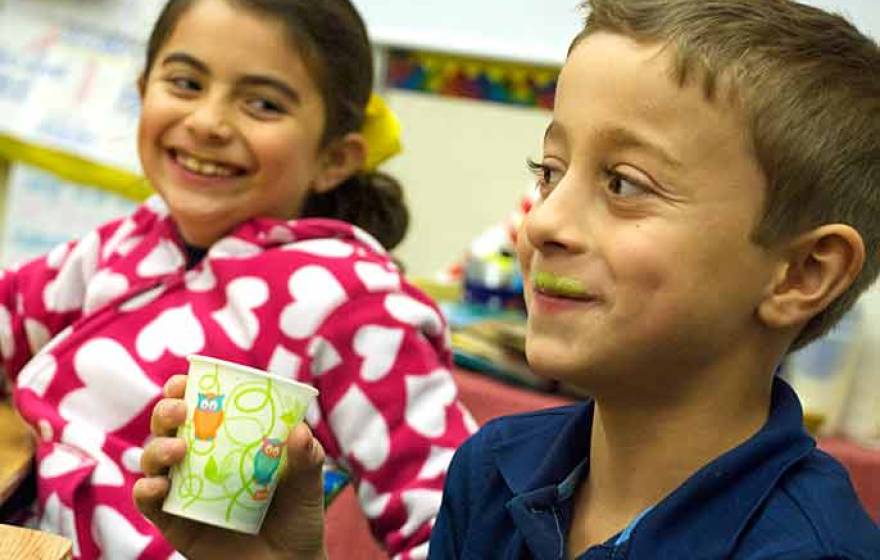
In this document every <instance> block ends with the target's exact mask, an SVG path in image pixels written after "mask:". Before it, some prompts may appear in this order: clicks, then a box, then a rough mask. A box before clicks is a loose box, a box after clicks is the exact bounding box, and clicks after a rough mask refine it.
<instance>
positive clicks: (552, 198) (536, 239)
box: [523, 180, 590, 253]
mask: <svg viewBox="0 0 880 560" xmlns="http://www.w3.org/2000/svg"><path fill="white" fill-rule="evenodd" d="M563 181H564V180H563ZM563 189H564V185H563V183H562V182H561V183H560V184H559V185H557V186H556V188H555V189H554V190H553V191H552V192H551V193H550V195H549V196H548V197H547V198H546V199H544V200H543V201H540V202H537V203H536V204H535V205H534V206H533V207H532V209H531V210H530V211H529V213H528V214H527V215H526V217H525V223H524V227H523V231H524V233H525V235H526V237H527V239H528V241H529V243H530V244H531V245H532V246H533V247H534V248H535V249H537V250H538V251H541V252H543V253H548V252H571V253H577V252H580V251H583V250H584V249H585V247H586V244H587V243H586V242H587V239H586V235H587V231H586V229H587V221H588V220H589V219H590V217H589V216H588V215H587V214H588V213H587V212H586V211H585V209H584V206H583V204H582V203H581V202H582V201H580V200H577V199H576V198H577V197H570V196H568V195H569V194H572V193H570V192H568V191H566V190H563ZM581 194H582V193H581Z"/></svg>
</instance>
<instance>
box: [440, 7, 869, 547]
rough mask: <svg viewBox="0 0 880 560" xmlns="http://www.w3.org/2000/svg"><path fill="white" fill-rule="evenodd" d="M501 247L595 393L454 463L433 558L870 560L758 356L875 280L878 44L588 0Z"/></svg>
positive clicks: (863, 530)
mask: <svg viewBox="0 0 880 560" xmlns="http://www.w3.org/2000/svg"><path fill="white" fill-rule="evenodd" d="M587 7H588V8H589V9H590V15H589V16H588V18H587V23H586V27H585V30H584V31H583V33H582V34H581V35H580V36H578V37H577V38H576V39H575V41H574V43H573V45H572V47H571V50H570V52H569V56H568V60H567V61H566V63H565V65H564V67H563V69H562V73H561V75H560V78H559V83H558V90H557V97H556V104H555V108H554V112H553V121H552V123H551V124H550V126H549V128H548V129H547V132H546V134H545V141H544V155H543V159H542V161H541V162H539V163H534V164H532V167H534V168H535V170H536V172H537V174H538V188H539V190H540V194H541V200H540V201H539V202H537V203H536V204H535V207H534V208H533V209H532V210H531V212H530V213H529V215H528V216H527V217H526V219H525V222H524V224H523V227H522V229H521V232H520V235H519V236H518V245H519V246H518V250H519V256H520V260H521V263H522V266H523V272H524V274H525V276H526V278H527V279H528V282H527V288H526V298H527V302H528V309H529V321H528V333H527V355H528V359H529V362H530V364H531V365H532V367H533V368H534V369H535V371H537V372H539V373H542V374H543V375H546V376H548V377H553V378H556V379H561V380H565V381H566V382H568V383H571V384H574V385H576V386H578V387H579V388H581V389H583V390H584V391H586V392H587V393H589V394H590V395H592V396H593V401H591V402H586V403H581V404H577V405H574V406H570V407H565V408H561V409H554V410H546V411H539V412H534V413H530V414H524V415H519V416H513V417H508V418H503V419H499V420H497V421H494V422H492V423H490V424H488V425H487V426H486V427H484V428H483V429H482V430H481V431H480V432H479V433H478V434H477V435H475V436H473V437H472V438H471V439H470V440H468V442H467V443H465V445H464V446H463V447H461V448H460V449H459V451H458V452H457V453H456V455H455V458H454V459H453V462H452V466H451V470H450V472H449V475H448V478H447V482H446V488H445V492H444V499H443V505H442V507H441V513H440V516H439V517H438V519H437V522H436V525H435V527H434V531H433V535H432V540H431V547H430V557H432V558H479V559H484V558H548V559H549V558H554V559H555V558H563V557H565V558H580V559H593V558H639V559H640V558H650V559H657V558H664V559H666V558H668V559H676V560H678V559H685V558H701V559H716V558H738V559H739V558H776V559H779V558H782V559H785V558H790V559H798V560H806V559H812V558H864V559H868V558H873V559H877V558H880V530H878V528H877V527H876V526H875V525H874V523H873V522H872V521H871V520H870V518H869V517H868V516H867V515H866V513H865V512H864V511H863V510H862V508H861V506H860V505H859V503H858V500H857V498H856V496H855V494H854V492H853V490H852V487H851V485H850V482H849V479H848V477H847V475H846V473H845V471H844V470H843V468H842V467H841V466H840V465H839V464H838V463H837V462H835V461H834V460H833V459H831V458H830V457H829V456H827V455H825V454H824V453H822V452H820V451H818V450H816V449H815V443H814V441H813V440H812V439H811V438H810V437H809V436H808V435H807V433H806V432H805V431H804V429H803V427H802V413H801V409H800V405H799V403H798V401H797V398H796V396H795V395H794V393H793V392H792V390H791V389H790V388H789V387H788V386H787V385H786V384H785V382H784V381H782V380H780V379H778V378H776V377H775V376H774V371H775V369H776V367H777V364H779V362H780V360H782V358H783V357H784V355H785V354H786V353H787V352H789V351H790V350H792V349H796V348H799V347H801V346H803V345H804V344H807V343H808V342H810V341H811V340H813V339H815V338H816V337H817V336H819V335H821V334H822V333H823V332H825V331H826V330H827V329H828V328H829V327H830V326H831V325H832V324H833V323H834V322H835V321H836V320H837V319H838V318H839V317H840V316H841V315H842V314H843V313H844V312H845V311H846V310H847V309H848V308H849V306H850V305H851V304H852V302H853V301H854V300H855V299H856V297H857V296H858V294H859V293H860V292H862V291H863V290H864V289H865V288H866V287H867V286H868V285H869V284H870V283H871V282H872V281H873V280H874V279H875V277H876V276H877V272H878V265H880V262H878V261H880V259H878V242H880V238H878V235H880V223H878V219H877V217H878V216H880V148H878V141H877V139H878V138H880V51H878V48H877V45H876V44H874V43H873V42H872V41H871V40H869V39H867V38H866V37H864V36H862V35H861V34H859V33H858V31H856V29H854V28H853V27H852V26H851V25H850V24H848V23H847V22H846V21H844V20H843V19H842V18H840V17H837V16H833V15H830V14H827V13H825V12H822V11H820V10H818V9H815V8H811V7H807V6H803V5H799V4H796V3H794V2H791V1H789V0H760V1H756V0H699V1H695V0H591V1H589V2H588V6H587Z"/></svg>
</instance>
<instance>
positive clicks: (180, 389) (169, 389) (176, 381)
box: [162, 374, 186, 399]
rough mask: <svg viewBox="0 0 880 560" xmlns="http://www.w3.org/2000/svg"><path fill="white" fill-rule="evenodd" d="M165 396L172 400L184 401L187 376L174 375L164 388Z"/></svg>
mask: <svg viewBox="0 0 880 560" xmlns="http://www.w3.org/2000/svg"><path fill="white" fill-rule="evenodd" d="M162 392H163V394H164V395H165V396H166V397H168V398H171V399H182V398H183V394H184V393H185V392H186V375H183V374H177V375H172V376H171V377H170V378H169V379H168V381H166V382H165V386H164V387H163V388H162Z"/></svg>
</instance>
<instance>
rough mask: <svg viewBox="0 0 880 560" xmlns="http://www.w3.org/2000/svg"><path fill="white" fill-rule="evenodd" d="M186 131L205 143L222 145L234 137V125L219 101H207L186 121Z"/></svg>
mask: <svg viewBox="0 0 880 560" xmlns="http://www.w3.org/2000/svg"><path fill="white" fill-rule="evenodd" d="M185 125H186V129H187V130H188V131H189V132H190V133H191V134H192V135H193V136H195V137H196V138H197V139H199V140H201V141H203V142H210V143H215V144H220V143H223V142H227V141H229V139H230V138H231V137H232V125H231V124H230V123H229V121H228V118H227V115H226V110H225V108H224V107H223V106H222V104H221V103H219V102H217V101H209V100H206V101H205V102H203V103H202V104H200V105H199V106H198V107H197V108H196V109H195V110H194V111H193V112H192V113H190V114H189V116H188V117H187V118H186V121H185Z"/></svg>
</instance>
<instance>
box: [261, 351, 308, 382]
mask: <svg viewBox="0 0 880 560" xmlns="http://www.w3.org/2000/svg"><path fill="white" fill-rule="evenodd" d="M301 363H302V358H300V357H299V356H298V355H296V354H295V353H293V352H291V351H290V350H288V349H287V348H285V347H283V346H276V347H275V351H274V352H272V357H271V358H269V366H268V367H267V368H266V369H268V370H269V371H271V372H272V373H273V374H275V375H277V376H279V377H284V378H287V379H293V380H296V379H297V378H298V377H299V366H300V364H301Z"/></svg>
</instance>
